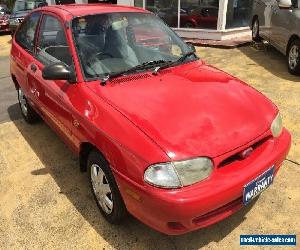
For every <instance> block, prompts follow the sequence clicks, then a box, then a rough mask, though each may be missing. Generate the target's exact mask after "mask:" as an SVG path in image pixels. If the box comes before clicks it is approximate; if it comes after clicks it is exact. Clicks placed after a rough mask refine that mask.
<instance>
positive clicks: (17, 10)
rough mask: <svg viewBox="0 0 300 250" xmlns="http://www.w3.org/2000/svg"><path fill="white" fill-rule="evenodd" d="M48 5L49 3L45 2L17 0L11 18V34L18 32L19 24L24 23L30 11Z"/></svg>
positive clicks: (41, 0) (42, 0)
mask: <svg viewBox="0 0 300 250" xmlns="http://www.w3.org/2000/svg"><path fill="white" fill-rule="evenodd" d="M46 5H48V3H47V2H46V1H45V0H29V1H26V0H17V1H16V2H15V5H14V8H13V11H12V14H11V16H10V18H9V29H10V31H11V33H12V34H13V33H14V32H15V31H16V29H17V27H18V26H19V24H20V23H22V22H23V20H24V17H25V16H26V15H27V14H28V13H29V12H30V11H32V10H33V9H36V8H38V7H42V6H46Z"/></svg>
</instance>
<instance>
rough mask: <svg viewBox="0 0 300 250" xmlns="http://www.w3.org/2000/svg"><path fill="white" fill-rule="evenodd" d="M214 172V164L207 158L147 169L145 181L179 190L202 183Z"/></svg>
mask: <svg viewBox="0 0 300 250" xmlns="http://www.w3.org/2000/svg"><path fill="white" fill-rule="evenodd" d="M212 170H213V163H212V161H211V160H210V159H208V158H206V157H201V158H196V159H192V160H186V161H176V162H169V163H160V164H155V165H152V166H150V167H148V168H147V170H146V171H145V174H144V180H145V181H146V182H147V183H149V184H151V185H153V186H157V187H162V188H179V187H184V186H189V185H192V184H194V183H196V182H199V181H202V180H203V179H205V178H207V177H208V176H209V175H210V174H211V172H212Z"/></svg>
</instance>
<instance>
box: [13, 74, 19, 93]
mask: <svg viewBox="0 0 300 250" xmlns="http://www.w3.org/2000/svg"><path fill="white" fill-rule="evenodd" d="M11 79H12V81H13V83H14V85H15V88H16V90H18V89H19V87H20V84H19V83H18V81H17V78H16V77H15V75H13V74H12V75H11Z"/></svg>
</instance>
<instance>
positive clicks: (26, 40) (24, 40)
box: [15, 12, 41, 53]
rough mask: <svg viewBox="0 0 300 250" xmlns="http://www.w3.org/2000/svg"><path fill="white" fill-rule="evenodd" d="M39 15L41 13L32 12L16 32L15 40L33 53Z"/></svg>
mask: <svg viewBox="0 0 300 250" xmlns="http://www.w3.org/2000/svg"><path fill="white" fill-rule="evenodd" d="M40 16H41V13H39V12H34V13H33V14H32V15H30V16H29V17H28V18H26V20H25V21H24V22H23V23H22V24H21V27H20V28H19V29H18V31H17V33H16V38H15V39H16V42H17V43H18V44H19V45H20V46H21V47H23V48H24V49H26V50H27V51H28V52H30V53H33V48H34V38H35V32H36V27H37V24H38V22H39V19H40Z"/></svg>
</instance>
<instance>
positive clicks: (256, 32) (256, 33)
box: [252, 17, 261, 42]
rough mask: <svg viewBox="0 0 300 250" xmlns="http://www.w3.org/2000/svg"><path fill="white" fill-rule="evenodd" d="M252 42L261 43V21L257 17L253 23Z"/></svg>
mask: <svg viewBox="0 0 300 250" xmlns="http://www.w3.org/2000/svg"><path fill="white" fill-rule="evenodd" d="M252 40H253V41H254V42H260V41H261V37H260V36H259V21H258V18H257V17H255V18H254V19H253V22H252Z"/></svg>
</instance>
